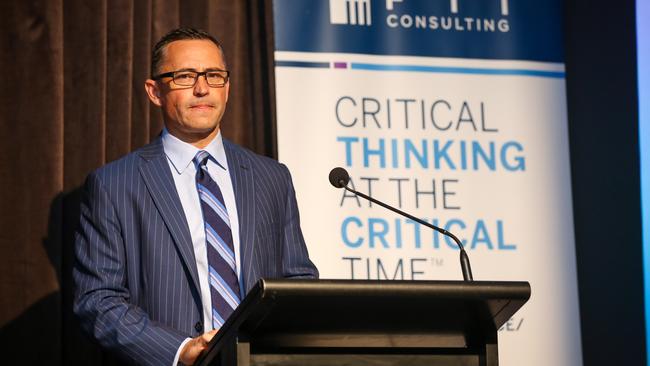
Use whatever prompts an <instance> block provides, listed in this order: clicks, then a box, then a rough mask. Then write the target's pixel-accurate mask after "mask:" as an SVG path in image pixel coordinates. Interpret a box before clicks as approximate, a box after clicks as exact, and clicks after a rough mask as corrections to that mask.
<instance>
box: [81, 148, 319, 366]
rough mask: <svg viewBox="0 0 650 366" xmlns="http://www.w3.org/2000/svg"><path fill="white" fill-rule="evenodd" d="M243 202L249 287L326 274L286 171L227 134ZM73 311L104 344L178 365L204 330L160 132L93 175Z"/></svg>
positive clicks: (140, 360) (139, 359)
mask: <svg viewBox="0 0 650 366" xmlns="http://www.w3.org/2000/svg"><path fill="white" fill-rule="evenodd" d="M224 148H225V151H226V156H227V159H228V167H229V171H230V176H231V179H232V183H233V188H234V192H235V199H236V201H237V211H238V216H239V222H240V238H241V266H242V269H241V272H242V277H243V280H242V282H243V286H244V289H245V291H246V292H248V291H249V290H250V289H251V287H252V286H253V285H254V284H255V282H257V280H258V279H259V278H261V277H266V278H283V277H285V278H286V277H302V278H304V277H307V278H309V277H312V278H316V277H318V271H317V270H316V267H315V266H314V265H313V263H312V262H311V261H310V260H309V257H308V255H307V249H306V247H305V243H304V240H303V236H302V232H301V230H300V224H299V217H298V209H297V205H296V199H295V192H294V190H293V185H292V183H291V176H290V175H289V171H288V169H287V168H286V167H285V166H284V165H282V164H279V163H278V162H276V161H274V160H271V159H268V158H265V157H262V156H259V155H256V154H254V153H252V152H250V151H248V150H245V149H243V148H241V147H238V146H237V145H235V144H233V143H231V142H229V141H227V140H225V139H224ZM75 256H76V261H75V266H74V271H73V276H74V281H75V284H76V290H75V302H74V311H75V314H77V316H78V317H79V319H80V323H81V325H82V328H83V329H84V331H85V332H87V333H88V334H89V335H91V336H92V337H93V338H94V339H96V340H97V341H98V342H99V343H100V344H101V345H102V346H103V347H104V348H106V349H109V350H113V351H114V352H115V353H117V354H118V355H119V356H120V357H121V358H124V359H126V360H130V361H131V362H133V363H137V364H149V365H171V364H172V362H173V360H174V356H175V354H176V351H177V350H178V347H179V346H180V344H181V343H182V341H183V340H184V339H185V338H186V337H194V336H197V335H198V334H200V333H202V332H203V329H202V322H201V321H202V314H203V313H202V304H201V296H200V292H199V291H200V287H199V282H198V274H197V269H196V261H195V258H194V250H193V247H192V240H191V237H190V232H189V228H188V224H187V221H186V218H185V214H184V213H183V209H182V206H181V202H180V199H179V197H178V194H177V192H176V187H175V185H174V181H173V177H172V175H171V171H170V168H169V164H168V162H167V157H166V155H165V154H164V151H163V146H162V142H161V139H160V138H158V139H156V140H155V141H154V142H152V143H151V144H149V145H147V146H145V147H143V148H142V149H140V150H138V151H135V152H133V153H131V154H129V155H127V156H125V157H123V158H122V159H120V160H117V161H115V162H112V163H110V164H108V165H106V166H104V167H102V168H100V169H99V170H97V171H95V172H93V173H91V174H90V175H89V177H88V179H87V180H86V187H85V195H84V199H83V202H82V205H81V218H80V225H79V229H78V231H77V235H76V245H75Z"/></svg>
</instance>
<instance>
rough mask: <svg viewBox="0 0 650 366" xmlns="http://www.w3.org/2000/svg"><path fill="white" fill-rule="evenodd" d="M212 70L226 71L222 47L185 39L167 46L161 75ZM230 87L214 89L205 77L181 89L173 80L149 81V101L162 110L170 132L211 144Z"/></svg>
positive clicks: (182, 138)
mask: <svg viewBox="0 0 650 366" xmlns="http://www.w3.org/2000/svg"><path fill="white" fill-rule="evenodd" d="M210 69H219V70H225V63H224V60H223V57H222V54H221V52H220V51H219V48H218V47H217V46H216V45H215V44H214V43H212V42H211V41H209V40H182V41H174V42H172V43H170V44H168V45H167V46H166V49H165V52H164V53H163V57H162V60H161V63H160V66H159V67H158V70H157V73H158V74H163V73H166V72H171V71H178V70H193V71H198V72H202V71H205V70H210ZM229 87H230V83H226V85H225V86H223V87H220V88H216V87H210V86H209V85H208V83H207V81H206V79H205V77H204V76H199V78H198V80H197V81H196V84H194V86H193V87H188V86H178V85H176V84H175V83H174V82H173V81H172V78H171V77H165V78H162V79H160V80H158V81H154V80H147V81H146V82H145V88H146V90H147V94H148V95H149V99H150V100H151V101H152V102H153V103H154V104H156V105H157V106H159V107H161V109H162V112H163V118H164V121H165V126H166V127H167V129H168V130H169V132H170V133H171V134H173V135H174V136H176V137H178V138H180V139H181V140H183V141H186V142H190V143H197V142H199V141H201V140H206V139H207V142H209V140H211V139H212V138H213V137H214V136H216V134H217V132H218V131H219V126H220V122H221V117H222V116H223V113H224V111H225V110H226V102H227V101H228V90H229Z"/></svg>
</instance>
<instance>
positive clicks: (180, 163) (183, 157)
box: [162, 128, 228, 174]
mask: <svg viewBox="0 0 650 366" xmlns="http://www.w3.org/2000/svg"><path fill="white" fill-rule="evenodd" d="M162 144H163V149H164V150H165V155H167V158H168V159H169V161H171V163H172V165H173V166H174V169H175V170H176V172H177V173H178V174H183V172H184V171H185V169H187V167H188V166H190V164H191V163H192V159H194V156H196V153H197V152H199V150H205V151H207V152H209V153H210V155H211V156H212V159H213V160H214V162H215V163H217V165H218V166H219V167H220V168H221V169H223V170H225V171H228V169H227V168H226V167H227V166H228V163H227V161H226V151H225V150H224V148H223V139H222V137H221V131H219V132H218V133H217V136H215V138H214V139H213V140H212V141H210V143H209V144H208V146H206V147H204V148H203V149H198V148H196V147H195V146H193V145H191V144H188V143H187V142H184V141H181V140H180V139H179V138H178V137H176V136H174V135H172V134H171V133H169V131H167V128H163V132H162Z"/></svg>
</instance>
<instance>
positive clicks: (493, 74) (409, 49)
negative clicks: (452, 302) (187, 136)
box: [273, 0, 582, 366]
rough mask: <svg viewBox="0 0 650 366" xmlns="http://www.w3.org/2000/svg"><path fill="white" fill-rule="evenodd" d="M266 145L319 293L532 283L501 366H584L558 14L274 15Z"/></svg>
mask: <svg viewBox="0 0 650 366" xmlns="http://www.w3.org/2000/svg"><path fill="white" fill-rule="evenodd" d="M273 8H274V27H275V46H276V50H275V72H276V75H275V80H276V98H277V120H278V126H277V128H278V129H277V136H278V147H279V158H280V161H282V162H283V163H285V164H287V165H288V166H289V168H290V170H291V172H292V174H293V180H294V183H295V189H296V193H297V195H298V202H299V205H300V207H299V208H300V214H301V222H302V228H303V231H304V235H305V239H306V241H307V244H308V248H309V252H310V256H311V257H312V258H313V260H314V261H315V263H316V265H317V266H318V268H319V270H320V271H321V277H322V278H329V279H355V280H377V279H379V280H458V279H460V278H462V277H461V271H460V268H459V264H458V249H457V247H456V245H455V244H454V242H453V241H452V240H451V239H448V238H446V237H444V236H442V235H440V234H438V233H436V232H433V231H431V230H429V229H427V228H425V227H422V226H420V225H419V224H417V223H415V222H413V221H412V220H409V219H406V218H402V217H398V216H396V215H395V214H393V213H391V212H389V211H386V210H384V209H383V208H382V207H379V206H377V205H372V204H370V203H368V202H367V201H363V200H361V199H360V198H358V197H356V196H354V195H353V194H351V193H346V192H345V191H343V190H337V189H335V188H333V187H332V186H330V184H329V182H328V179H327V175H328V173H329V171H330V170H331V169H332V168H333V167H335V166H341V167H343V168H345V169H346V170H347V171H348V172H349V173H350V176H351V178H352V180H351V182H350V185H351V186H352V187H353V188H355V189H356V190H358V191H362V192H365V193H368V194H370V195H371V196H373V197H375V198H377V199H379V200H382V201H384V202H387V203H389V204H391V205H393V206H395V207H398V208H400V209H401V210H403V211H406V212H409V213H411V214H413V215H414V216H417V217H419V218H421V219H424V220H426V221H428V222H431V223H433V224H435V225H437V226H440V227H442V228H444V229H446V230H449V231H451V232H453V233H455V234H456V236H458V237H459V238H460V239H461V240H462V241H463V244H464V245H465V248H466V249H467V251H468V254H469V256H470V258H471V260H472V269H473V272H474V278H475V279H476V280H489V281H528V282H529V283H530V285H531V288H532V295H531V298H530V301H529V302H528V303H527V304H526V305H524V306H523V308H522V309H521V310H520V311H519V312H517V313H516V314H515V315H514V316H513V317H512V318H511V319H509V320H508V321H507V322H505V324H503V326H502V327H501V328H500V330H499V332H498V337H499V345H500V348H499V360H500V364H501V365H506V366H508V365H513V366H514V365H531V366H535V365H539V366H542V365H544V366H546V365H567V366H574V365H580V364H582V358H581V346H580V330H579V313H578V300H577V283H576V282H577V280H576V270H575V249H574V241H573V237H574V236H573V220H572V207H571V190H570V188H571V184H570V169H569V148H568V131H567V111H566V98H565V72H564V63H563V52H562V47H563V45H562V44H563V42H562V29H561V24H562V12H561V9H562V2H561V1H559V0H549V1H524V0H273Z"/></svg>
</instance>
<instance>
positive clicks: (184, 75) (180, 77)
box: [174, 72, 196, 80]
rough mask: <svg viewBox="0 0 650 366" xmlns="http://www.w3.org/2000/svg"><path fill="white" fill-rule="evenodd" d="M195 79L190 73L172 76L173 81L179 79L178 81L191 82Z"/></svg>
mask: <svg viewBox="0 0 650 366" xmlns="http://www.w3.org/2000/svg"><path fill="white" fill-rule="evenodd" d="M195 77H196V76H195V75H194V74H193V73H191V72H182V73H178V74H176V75H175V76H174V78H175V79H179V80H191V79H194V78H195Z"/></svg>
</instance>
